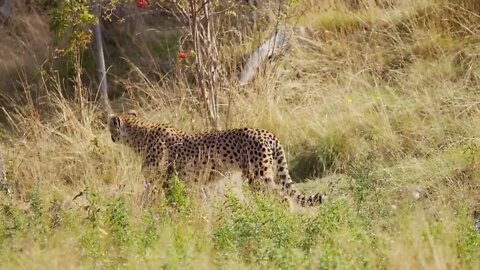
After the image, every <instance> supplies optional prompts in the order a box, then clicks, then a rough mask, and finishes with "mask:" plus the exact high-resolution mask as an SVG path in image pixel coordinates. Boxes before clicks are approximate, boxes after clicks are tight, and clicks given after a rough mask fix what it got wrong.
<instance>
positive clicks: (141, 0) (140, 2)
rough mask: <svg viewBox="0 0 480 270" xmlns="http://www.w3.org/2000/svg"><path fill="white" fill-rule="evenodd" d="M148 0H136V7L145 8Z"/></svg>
mask: <svg viewBox="0 0 480 270" xmlns="http://www.w3.org/2000/svg"><path fill="white" fill-rule="evenodd" d="M148 5H149V4H148V1H147V0H137V7H138V8H146V7H148Z"/></svg>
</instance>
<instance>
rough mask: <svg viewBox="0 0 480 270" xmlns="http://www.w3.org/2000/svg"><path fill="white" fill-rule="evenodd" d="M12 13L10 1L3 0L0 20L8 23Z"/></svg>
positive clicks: (0, 7)
mask: <svg viewBox="0 0 480 270" xmlns="http://www.w3.org/2000/svg"><path fill="white" fill-rule="evenodd" d="M12 11H13V4H12V0H4V1H3V4H2V5H1V6H0V19H2V20H3V21H4V22H6V21H8V19H10V16H12Z"/></svg>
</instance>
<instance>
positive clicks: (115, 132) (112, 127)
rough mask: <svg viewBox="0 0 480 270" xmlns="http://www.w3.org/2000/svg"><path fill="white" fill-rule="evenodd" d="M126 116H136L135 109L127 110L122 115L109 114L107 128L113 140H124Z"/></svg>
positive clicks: (126, 133)
mask: <svg viewBox="0 0 480 270" xmlns="http://www.w3.org/2000/svg"><path fill="white" fill-rule="evenodd" d="M127 117H137V113H136V112H135V111H129V112H128V113H127V114H126V115H125V116H123V117H122V116H118V115H116V114H112V115H110V118H109V120H108V129H109V131H110V135H111V137H112V141H113V142H120V143H121V142H126V140H127V136H128V132H127V131H126V129H125V119H126V118H127Z"/></svg>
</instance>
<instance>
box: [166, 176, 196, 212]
mask: <svg viewBox="0 0 480 270" xmlns="http://www.w3.org/2000/svg"><path fill="white" fill-rule="evenodd" d="M167 181H169V182H168V189H167V192H166V199H167V202H168V204H170V205H172V206H174V207H176V208H177V209H179V210H182V211H183V210H187V209H188V208H189V207H190V206H191V200H190V198H189V197H188V194H187V187H186V186H185V183H184V182H183V181H181V180H180V179H179V178H178V177H177V176H174V177H172V178H171V179H169V180H167Z"/></svg>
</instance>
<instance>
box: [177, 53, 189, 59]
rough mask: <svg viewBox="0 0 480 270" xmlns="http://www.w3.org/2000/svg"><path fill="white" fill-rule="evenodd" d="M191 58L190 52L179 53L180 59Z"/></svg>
mask: <svg viewBox="0 0 480 270" xmlns="http://www.w3.org/2000/svg"><path fill="white" fill-rule="evenodd" d="M189 57H190V54H189V53H188V52H179V53H178V58H179V59H188V58H189Z"/></svg>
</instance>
